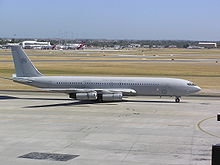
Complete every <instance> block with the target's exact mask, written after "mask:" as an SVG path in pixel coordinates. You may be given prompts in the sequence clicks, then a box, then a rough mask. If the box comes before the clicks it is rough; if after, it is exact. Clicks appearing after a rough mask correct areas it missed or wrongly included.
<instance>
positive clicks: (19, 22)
mask: <svg viewBox="0 0 220 165" xmlns="http://www.w3.org/2000/svg"><path fill="white" fill-rule="evenodd" d="M219 18H220V0H0V38H1V37H8V38H69V39H76V38H77V39H137V40H203V41H205V40H206V41H208V40H210V41H211V40H213V41H219V40H220V19H219Z"/></svg>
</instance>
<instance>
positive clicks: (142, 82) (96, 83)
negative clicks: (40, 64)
mask: <svg viewBox="0 0 220 165" xmlns="http://www.w3.org/2000/svg"><path fill="white" fill-rule="evenodd" d="M14 81H16V82H19V83H22V84H26V85H31V86H34V87H38V88H54V89H55V88H58V89H60V88H64V89H65V88H76V89H109V88H110V89H133V90H135V91H136V95H139V96H146V95H154V96H184V95H189V94H191V93H195V92H197V91H199V90H200V88H199V87H198V86H195V85H194V86H192V85H189V84H190V82H189V81H187V80H183V79H175V78H150V77H148V78H144V77H81V76H41V77H23V78H22V77H20V78H19V77H18V78H15V79H14Z"/></svg>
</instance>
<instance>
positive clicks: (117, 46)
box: [114, 45, 122, 50]
mask: <svg viewBox="0 0 220 165" xmlns="http://www.w3.org/2000/svg"><path fill="white" fill-rule="evenodd" d="M114 49H115V50H119V49H122V47H121V45H115V46H114Z"/></svg>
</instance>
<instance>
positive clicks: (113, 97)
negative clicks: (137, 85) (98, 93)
mask: <svg viewBox="0 0 220 165" xmlns="http://www.w3.org/2000/svg"><path fill="white" fill-rule="evenodd" d="M122 97H123V95H122V93H106V94H102V100H103V101H120V100H122Z"/></svg>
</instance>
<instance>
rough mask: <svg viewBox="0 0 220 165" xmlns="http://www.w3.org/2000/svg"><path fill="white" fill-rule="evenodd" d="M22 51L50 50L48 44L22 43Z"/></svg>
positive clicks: (36, 42)
mask: <svg viewBox="0 0 220 165" xmlns="http://www.w3.org/2000/svg"><path fill="white" fill-rule="evenodd" d="M21 46H22V48H23V49H50V48H51V44H50V42H38V41H23V42H22V43H21Z"/></svg>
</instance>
